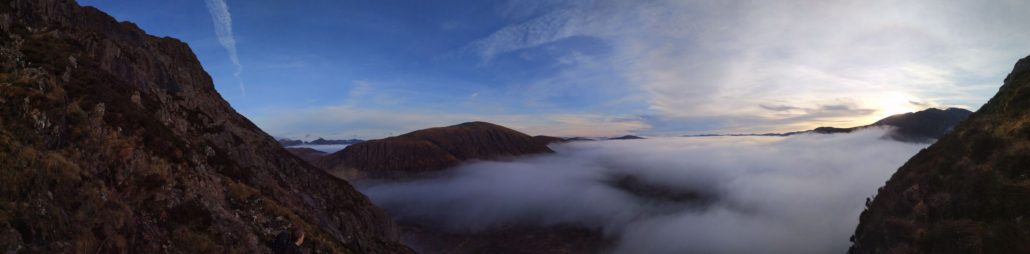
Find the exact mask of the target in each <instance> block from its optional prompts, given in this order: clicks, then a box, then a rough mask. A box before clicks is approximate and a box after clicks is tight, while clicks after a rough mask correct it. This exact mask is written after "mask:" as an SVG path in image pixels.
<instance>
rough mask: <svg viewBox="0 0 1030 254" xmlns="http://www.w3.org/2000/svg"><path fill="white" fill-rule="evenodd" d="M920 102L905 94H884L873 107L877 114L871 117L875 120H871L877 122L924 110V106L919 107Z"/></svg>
mask: <svg viewBox="0 0 1030 254" xmlns="http://www.w3.org/2000/svg"><path fill="white" fill-rule="evenodd" d="M918 101H919V100H918V99H916V98H915V97H913V96H910V95H907V94H904V93H896V92H895V93H888V94H884V95H882V96H880V97H878V98H876V100H875V103H874V105H873V107H874V108H876V113H873V114H872V115H871V116H872V118H873V119H870V120H871V121H877V120H880V119H883V118H885V117H888V116H892V115H896V114H903V113H908V112H915V111H919V110H923V108H922V106H919V105H917V103H916V102H918Z"/></svg>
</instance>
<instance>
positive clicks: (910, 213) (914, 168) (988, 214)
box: [850, 57, 1030, 253]
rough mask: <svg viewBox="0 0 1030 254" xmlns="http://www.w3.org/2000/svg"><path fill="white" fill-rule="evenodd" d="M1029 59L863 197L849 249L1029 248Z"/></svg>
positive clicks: (987, 250) (1016, 250)
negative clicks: (974, 108) (868, 196)
mask: <svg viewBox="0 0 1030 254" xmlns="http://www.w3.org/2000/svg"><path fill="white" fill-rule="evenodd" d="M1027 69H1030V57H1028V58H1024V59H1022V60H1020V61H1019V63H1017V64H1016V66H1015V68H1014V70H1013V72H1012V74H1009V76H1008V77H1007V78H1006V79H1005V84H1004V85H1003V86H1002V87H1001V89H1000V90H999V91H998V94H997V95H995V96H994V98H992V99H991V100H990V101H988V102H987V104H985V105H984V106H983V107H981V108H980V110H979V111H977V112H976V113H974V114H973V115H972V116H970V117H969V119H967V120H965V121H963V122H962V123H961V124H959V125H958V126H957V127H955V129H954V131H951V132H949V133H948V134H946V135H944V136H943V137H942V138H940V139H939V140H938V141H937V142H936V143H934V144H933V145H931V146H930V147H928V148H926V149H924V150H922V151H920V152H919V153H918V154H916V155H915V156H914V157H912V159H910V160H909V161H908V162H907V163H905V165H904V166H902V167H901V168H899V169H898V172H896V173H895V174H894V175H893V176H892V177H891V179H890V180H889V181H887V184H886V186H884V187H883V188H880V190H879V191H878V193H877V195H876V197H875V199H873V200H872V201H871V202H867V207H868V209H867V210H866V211H864V212H862V215H861V217H860V222H859V225H858V228H857V229H856V230H855V235H854V236H853V237H852V242H853V243H854V245H853V246H852V247H851V249H850V252H851V253H1030V220H1027V215H1028V214H1030V184H1028V183H1030V141H1028V140H1030V72H1028V71H1027Z"/></svg>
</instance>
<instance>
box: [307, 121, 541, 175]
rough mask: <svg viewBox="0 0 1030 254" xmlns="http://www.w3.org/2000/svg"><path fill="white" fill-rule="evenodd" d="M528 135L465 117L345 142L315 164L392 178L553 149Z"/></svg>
mask: <svg viewBox="0 0 1030 254" xmlns="http://www.w3.org/2000/svg"><path fill="white" fill-rule="evenodd" d="M553 152H554V151H552V150H551V149H550V148H547V145H546V144H544V143H541V142H538V141H537V140H535V139H533V137H531V136H529V135H526V134H523V133H521V132H518V131H515V130H512V129H509V128H506V127H504V126H500V125H496V124H492V123H486V122H469V123H463V124H458V125H454V126H448V127H437V128H429V129H424V130H419V131H414V132H411V133H407V134H404V135H400V136H396V137H389V138H385V139H379V140H369V141H365V142H362V143H359V144H354V145H350V146H347V148H344V149H343V150H341V151H339V152H336V153H333V154H330V155H327V156H324V157H322V158H321V159H320V160H319V161H318V162H316V165H318V166H320V167H322V168H324V169H326V170H328V171H330V172H332V173H333V174H336V175H337V176H341V177H344V178H348V179H351V178H361V177H371V178H392V177H403V176H406V175H410V174H413V173H414V174H417V173H426V172H433V171H438V170H441V169H444V168H448V167H452V166H455V165H458V164H459V163H461V162H462V161H465V160H470V159H484V160H489V159H498V158H503V157H508V156H518V155H527V154H537V153H553Z"/></svg>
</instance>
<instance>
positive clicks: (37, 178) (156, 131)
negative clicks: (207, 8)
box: [0, 0, 410, 253]
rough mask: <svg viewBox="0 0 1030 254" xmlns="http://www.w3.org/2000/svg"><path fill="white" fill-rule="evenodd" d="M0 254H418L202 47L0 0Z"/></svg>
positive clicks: (61, 1)
mask: <svg viewBox="0 0 1030 254" xmlns="http://www.w3.org/2000/svg"><path fill="white" fill-rule="evenodd" d="M0 30H2V31H0V250H2V251H5V252H6V253H11V252H15V253H225V252H240V253H268V252H269V251H270V250H269V245H270V243H271V240H272V237H273V236H274V234H276V233H277V232H278V231H279V230H282V229H283V228H285V227H287V226H289V225H291V224H293V225H298V226H300V227H301V228H303V229H305V230H306V231H307V232H308V237H307V239H308V240H307V243H306V244H305V245H304V248H305V249H309V250H310V252H312V253H404V252H409V251H410V250H409V249H407V248H406V247H404V246H403V245H401V244H399V243H397V240H398V237H399V232H398V231H399V230H398V228H397V226H396V225H395V224H394V223H393V222H392V220H391V219H390V218H389V217H388V216H387V215H386V214H385V213H384V212H383V211H381V210H380V209H378V208H376V207H374V206H373V205H372V204H371V203H370V202H369V200H368V199H367V198H366V197H365V196H363V195H362V194H360V193H358V192H357V191H355V190H354V188H352V187H351V186H350V185H349V184H348V183H347V182H345V181H343V180H339V179H336V178H333V177H331V176H329V175H328V174H326V173H324V172H323V171H321V170H319V169H317V168H314V167H312V166H310V165H309V164H307V163H304V162H303V161H301V160H300V159H298V158H296V157H294V156H290V155H289V154H288V152H287V151H286V150H285V149H283V148H282V147H280V146H279V145H278V143H277V142H276V141H275V140H274V139H273V138H272V137H270V136H268V135H267V134H265V133H263V132H262V131H261V130H260V129H258V128H257V127H256V126H254V124H253V123H251V122H250V121H249V120H247V119H246V118H244V117H242V116H241V115H239V114H238V113H236V112H235V111H234V110H233V109H232V107H230V106H229V104H228V103H227V102H226V101H225V100H223V99H222V98H221V96H220V95H219V94H218V93H217V92H216V91H215V89H214V86H213V84H212V81H211V78H210V77H209V76H208V75H207V73H205V72H204V70H203V68H202V67H201V65H200V62H199V61H198V60H197V58H196V56H194V54H193V53H192V51H191V50H190V48H189V46H187V45H186V44H185V43H182V42H180V41H178V40H176V39H172V38H157V37H153V36H150V35H147V34H146V33H144V32H143V31H142V30H140V29H139V28H138V27H136V25H134V24H132V23H128V22H117V21H115V19H113V18H111V17H110V16H108V15H106V14H104V13H103V12H101V11H99V10H97V9H95V8H91V7H80V6H78V5H77V4H76V3H75V2H74V1H69V0H0Z"/></svg>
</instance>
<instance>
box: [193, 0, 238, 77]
mask: <svg viewBox="0 0 1030 254" xmlns="http://www.w3.org/2000/svg"><path fill="white" fill-rule="evenodd" d="M204 2H205V3H206V4H207V10H208V12H210V13H211V20H212V21H213V22H214V24H215V35H216V36H218V43H221V44H222V47H225V50H226V51H228V52H229V60H230V61H232V64H233V67H235V70H234V71H233V76H234V77H236V80H237V81H238V82H239V83H240V93H243V94H246V93H247V90H246V88H245V87H244V85H243V79H242V78H240V74H242V73H243V65H242V64H240V57H239V55H238V54H237V53H236V37H235V36H233V33H232V16H231V15H230V14H229V5H227V4H226V3H225V0H205V1H204Z"/></svg>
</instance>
